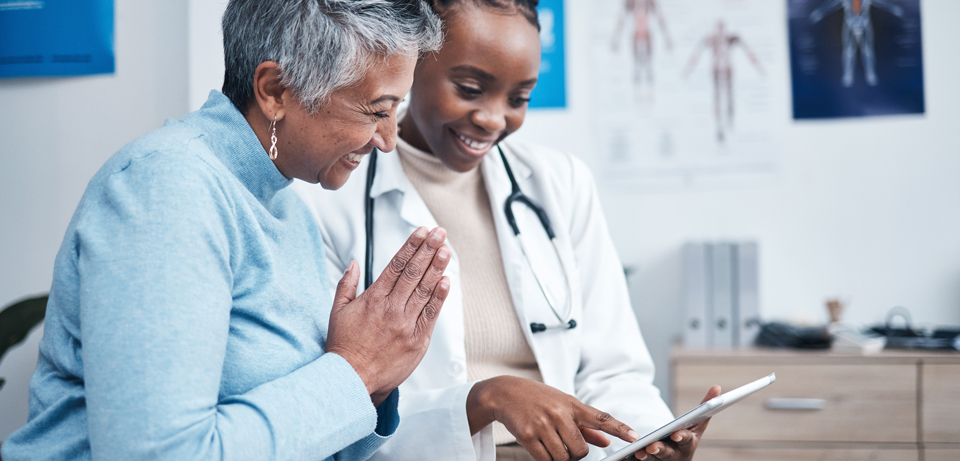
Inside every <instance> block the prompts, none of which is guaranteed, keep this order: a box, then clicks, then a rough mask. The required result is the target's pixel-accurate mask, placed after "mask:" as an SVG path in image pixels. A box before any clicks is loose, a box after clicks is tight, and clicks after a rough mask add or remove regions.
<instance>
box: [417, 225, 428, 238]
mask: <svg viewBox="0 0 960 461" xmlns="http://www.w3.org/2000/svg"><path fill="white" fill-rule="evenodd" d="M414 235H416V236H417V238H420V239H422V238H424V237H426V236H427V228H426V227H421V228H419V229H417V232H416V234H414Z"/></svg>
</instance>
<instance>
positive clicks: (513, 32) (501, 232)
mask: <svg viewBox="0 0 960 461" xmlns="http://www.w3.org/2000/svg"><path fill="white" fill-rule="evenodd" d="M536 3H537V2H536V0H526V1H524V0H448V1H443V0H435V1H434V2H433V4H434V5H433V6H434V9H435V10H436V11H437V13H438V14H439V15H440V16H441V18H442V19H443V21H444V27H445V32H446V40H445V43H444V45H443V48H442V49H441V50H440V51H439V52H436V53H432V54H428V55H426V56H424V57H423V58H421V60H420V62H419V63H418V65H417V69H416V73H415V79H414V85H413V88H412V91H411V100H410V105H409V108H408V110H407V111H406V112H405V113H403V114H398V119H399V128H400V139H399V140H398V141H397V149H396V150H395V151H393V152H383V153H380V154H378V155H377V156H376V157H375V158H371V161H370V162H367V163H366V164H364V165H361V167H360V170H359V171H358V174H356V175H354V179H353V180H351V181H348V182H347V184H346V185H345V186H344V187H343V188H342V189H341V190H340V191H338V192H332V191H324V190H321V189H320V188H316V187H306V186H304V185H302V184H301V185H299V186H298V187H299V188H300V190H299V192H300V194H301V197H303V198H304V200H305V201H306V202H307V204H308V205H309V206H310V207H311V208H312V209H313V211H314V212H315V213H316V214H317V215H321V214H322V215H323V216H324V217H325V218H326V219H323V220H318V223H319V224H320V227H321V233H322V234H323V238H324V243H325V245H324V246H325V248H326V249H327V260H328V262H329V264H331V265H332V266H333V267H332V268H331V270H330V271H329V273H330V274H341V273H343V271H344V270H345V269H346V268H347V267H348V266H349V265H350V263H351V261H353V260H356V261H358V262H360V266H361V268H362V269H363V270H364V271H365V272H368V273H369V275H368V278H370V277H372V276H374V275H376V274H379V273H380V272H381V271H383V270H384V268H385V266H386V264H388V262H389V261H390V256H391V255H392V254H393V253H394V252H396V249H397V248H399V247H400V246H401V245H402V244H403V242H404V240H405V238H406V236H408V235H409V234H410V232H411V231H412V230H413V229H416V228H417V227H419V226H428V227H435V226H438V225H439V226H443V227H444V228H445V229H447V231H448V243H449V244H450V247H451V249H452V251H453V256H452V258H451V261H450V263H449V266H448V268H447V274H448V275H449V277H450V279H451V287H450V293H449V295H448V298H447V301H446V304H445V307H444V312H443V315H441V316H440V318H439V319H438V322H437V326H436V329H435V332H434V335H433V340H432V343H431V345H430V348H429V349H428V351H427V354H426V356H425V357H424V358H423V361H422V362H421V364H420V366H419V367H418V368H417V369H416V371H414V373H413V374H412V375H411V376H410V378H409V379H408V380H407V381H406V382H405V383H404V384H403V385H402V386H401V390H400V393H401V394H400V395H401V398H400V404H399V411H400V414H401V415H402V418H403V421H404V422H403V424H402V425H401V426H400V428H399V429H398V432H397V434H396V435H395V436H394V437H393V439H392V440H390V441H389V442H387V443H386V444H385V445H384V446H383V447H382V448H381V449H380V451H378V452H377V454H375V455H374V459H384V460H386V459H391V460H396V459H410V460H414V459H416V460H419V459H443V460H474V459H479V460H492V459H518V460H519V459H537V460H550V459H554V460H557V459H580V458H583V457H585V456H590V457H591V459H599V458H600V457H602V456H603V455H604V454H605V453H606V454H609V453H611V452H612V451H614V449H616V448H620V447H622V446H623V445H625V444H626V443H627V442H628V441H632V440H635V439H636V438H638V433H647V432H650V431H652V430H653V429H656V428H657V427H659V426H661V425H662V424H664V423H665V422H667V421H669V420H670V419H672V416H671V413H670V411H669V409H668V408H667V406H666V405H665V404H664V402H663V400H662V399H661V398H660V395H659V392H658V390H657V389H656V388H655V387H654V386H653V385H652V380H653V364H652V362H651V359H650V355H649V353H648V352H647V349H646V347H645V345H644V343H643V339H642V337H641V335H640V331H639V328H638V327H637V323H636V320H635V318H634V317H633V312H632V309H631V307H630V301H629V298H628V294H627V288H626V282H625V280H624V276H623V272H622V269H621V267H622V266H621V263H620V260H619V259H618V257H617V254H616V251H615V249H614V247H613V243H612V242H611V239H610V236H609V234H608V232H607V227H606V222H605V220H604V217H603V213H602V211H601V209H600V202H599V200H598V198H597V193H596V190H595V186H594V183H593V179H592V178H591V176H590V173H589V172H588V170H587V168H586V167H585V166H584V164H583V163H581V162H580V161H579V160H577V159H576V158H575V157H572V156H570V155H566V154H562V153H559V152H555V151H551V150H548V149H546V148H543V147H538V146H532V145H525V144H521V143H515V142H507V141H504V138H506V137H507V136H508V135H509V134H510V133H512V132H514V131H515V130H517V129H518V128H519V127H520V125H521V124H522V123H523V119H524V115H525V112H526V108H527V103H528V102H529V95H530V92H531V90H533V87H534V86H535V85H536V82H537V73H538V68H539V63H540V41H539V33H538V30H539V25H538V22H537V16H536V9H535V8H536ZM364 179H366V181H364ZM538 212H541V213H543V215H544V216H543V218H542V219H541V217H540V216H538ZM338 214H339V216H337V215H338ZM514 227H516V229H515V228H514ZM518 232H519V235H518ZM551 237H555V238H553V239H551ZM368 258H369V259H368ZM368 268H369V269H368ZM337 278H338V277H337V276H333V277H332V279H331V283H336V281H337V280H335V279H337ZM718 394H719V388H718V387H714V388H711V389H710V392H708V394H707V398H712V397H713V396H716V395H718ZM598 409H599V410H598ZM601 410H602V411H601ZM620 421H623V423H621V422H620ZM624 423H626V424H624ZM627 424H629V427H628V426H627ZM631 427H632V428H633V430H631V429H630V428H631ZM705 427H706V424H705V423H704V424H702V425H700V426H699V427H696V428H694V429H693V430H683V431H678V432H676V433H674V434H673V435H672V440H670V441H667V443H662V442H656V443H653V444H651V445H650V446H648V447H647V448H646V450H642V451H640V452H638V453H637V455H636V456H637V458H639V459H661V460H667V459H670V460H674V459H676V460H683V459H691V458H692V455H693V452H694V450H695V449H696V446H697V442H698V440H699V437H700V435H701V434H702V432H703V430H704V428H705ZM604 432H605V433H607V434H610V435H613V436H614V440H616V438H619V439H621V440H619V441H616V442H617V443H614V444H613V445H611V446H608V447H607V448H606V450H602V449H600V448H598V447H592V448H591V447H590V446H589V445H588V444H591V445H597V446H607V445H608V444H609V438H608V437H606V436H605V435H603V433H604ZM531 457H532V458H531Z"/></svg>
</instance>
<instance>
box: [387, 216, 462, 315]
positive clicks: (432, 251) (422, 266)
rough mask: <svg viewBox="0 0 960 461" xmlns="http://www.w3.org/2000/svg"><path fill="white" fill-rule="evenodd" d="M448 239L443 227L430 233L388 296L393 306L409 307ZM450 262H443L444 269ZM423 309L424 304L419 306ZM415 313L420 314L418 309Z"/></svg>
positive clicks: (401, 272) (408, 262)
mask: <svg viewBox="0 0 960 461" xmlns="http://www.w3.org/2000/svg"><path fill="white" fill-rule="evenodd" d="M446 238H447V231H446V230H444V229H443V228H442V227H437V228H435V229H433V230H432V231H430V233H429V234H428V235H427V238H426V239H425V240H424V241H423V244H422V245H420V248H419V249H417V251H416V253H414V255H413V256H412V257H411V258H410V259H409V260H408V261H407V263H406V266H404V268H403V270H402V271H400V276H399V277H398V278H397V283H396V284H395V285H394V287H393V290H392V291H391V292H390V294H389V295H387V297H389V298H392V299H393V302H395V303H396V304H393V305H396V306H403V307H404V308H406V307H407V306H408V305H407V302H408V300H409V299H410V297H411V296H413V294H414V291H415V290H416V288H417V285H419V284H420V282H421V280H422V279H423V276H424V274H425V273H426V272H427V269H428V268H429V267H430V265H431V264H432V263H433V260H434V257H435V256H436V254H437V251H438V250H440V248H441V247H442V246H443V241H444V240H445V239H446ZM448 261H449V258H447V259H446V260H444V261H443V262H442V264H443V267H446V264H447V262H448ZM391 265H392V264H391ZM438 278H439V277H438ZM431 288H432V287H431ZM424 303H426V300H424ZM422 307H423V304H420V305H419V306H418V308H422ZM415 312H416V314H417V315H419V314H420V311H419V309H417V310H416V311H415Z"/></svg>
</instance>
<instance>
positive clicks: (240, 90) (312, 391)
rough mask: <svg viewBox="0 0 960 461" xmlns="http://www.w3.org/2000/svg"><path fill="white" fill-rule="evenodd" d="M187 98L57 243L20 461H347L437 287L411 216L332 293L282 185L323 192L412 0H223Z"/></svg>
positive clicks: (386, 97)
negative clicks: (206, 64) (214, 61)
mask: <svg viewBox="0 0 960 461" xmlns="http://www.w3.org/2000/svg"><path fill="white" fill-rule="evenodd" d="M223 35H224V44H225V51H226V74H225V83H224V87H223V94H221V93H218V92H212V93H211V95H210V98H209V100H208V101H207V103H206V104H205V105H204V106H203V108H201V109H200V110H199V111H197V112H194V113H191V114H188V115H187V116H185V117H184V118H182V119H181V120H179V121H177V122H169V123H167V124H166V126H164V127H163V128H161V129H159V130H157V131H155V132H153V133H150V134H148V135H146V136H144V137H142V138H140V139H138V140H136V141H134V142H132V143H131V144H129V145H128V146H126V147H124V148H123V149H122V150H120V151H119V152H117V153H116V154H115V155H114V156H113V157H112V158H111V159H110V160H109V161H108V162H107V163H106V164H105V165H104V166H103V168H101V170H100V171H99V172H98V173H97V175H96V176H95V177H94V178H93V180H92V181H91V182H90V184H89V186H88V188H87V191H86V193H85V194H84V196H83V198H82V200H81V202H80V204H79V206H78V208H77V211H76V213H75V215H74V217H73V220H72V221H71V223H70V226H69V228H68V229H67V233H66V237H65V238H64V242H63V245H62V247H61V249H60V252H59V254H58V255H57V259H56V263H55V270H54V281H53V287H52V289H51V293H50V303H49V305H48V308H47V318H46V327H45V331H44V337H43V340H42V342H41V344H40V360H39V364H38V366H37V371H36V374H35V375H34V378H33V381H32V383H31V388H30V421H29V422H28V423H27V425H26V426H25V427H23V428H21V429H20V430H19V431H17V432H16V433H15V434H13V435H12V436H11V437H10V438H9V439H8V440H7V441H6V443H5V444H4V445H3V458H4V459H5V460H7V461H16V460H22V459H159V458H163V459H176V460H185V459H204V460H209V459H232V460H235V459H255V460H265V459H333V458H332V456H333V455H334V454H337V453H339V455H338V456H337V458H338V459H364V458H366V457H368V456H369V455H370V454H371V453H372V452H373V451H374V450H376V449H377V448H378V447H379V446H380V445H381V444H382V443H383V442H384V440H385V438H386V437H388V436H390V435H391V434H393V433H394V431H395V430H396V428H397V425H398V421H399V415H398V411H397V400H398V397H397V392H396V388H397V386H398V385H399V383H400V382H402V381H403V380H404V379H405V378H406V377H407V376H408V375H409V374H410V373H411V372H412V370H413V369H414V368H415V367H416V365H417V363H419V361H420V359H421V358H422V357H423V354H424V353H425V351H426V348H427V345H428V344H429V340H430V335H431V333H432V330H433V325H434V322H435V319H436V318H437V314H438V313H439V309H440V306H441V304H442V302H443V300H444V298H445V297H446V294H447V292H448V290H449V281H448V280H447V279H446V278H445V277H442V272H443V270H444V268H445V267H446V264H447V261H448V260H449V256H450V252H449V249H447V248H446V247H444V246H443V241H444V239H445V232H444V231H443V230H442V229H435V230H433V231H432V232H428V231H427V229H425V228H420V229H417V230H416V231H415V232H414V233H413V235H412V236H411V237H410V238H409V239H408V240H407V244H406V245H405V246H404V247H403V248H402V249H401V250H400V252H399V253H397V255H396V256H395V257H394V260H393V262H392V263H391V265H390V268H389V270H387V271H385V272H384V274H383V276H381V278H380V279H378V280H377V282H376V283H374V287H371V289H370V290H367V291H365V292H364V293H363V294H362V295H360V296H356V286H357V283H358V277H359V273H360V271H359V269H358V267H357V266H356V264H351V265H350V266H349V267H348V268H347V269H346V271H345V273H344V275H343V277H342V280H341V283H340V285H339V286H338V287H337V289H336V293H335V294H332V293H331V292H330V291H331V289H330V288H328V285H327V283H326V280H327V274H326V269H325V267H326V262H325V260H324V253H323V246H322V241H321V237H320V234H319V232H318V231H317V228H316V226H315V225H314V224H313V221H312V218H311V217H310V212H309V211H308V210H307V208H306V207H305V206H304V205H303V203H302V202H301V201H300V200H299V199H298V198H297V196H296V195H295V194H294V193H293V192H292V191H291V190H290V188H289V187H288V186H289V185H290V184H291V182H292V179H293V178H299V179H302V180H304V181H307V182H311V183H320V184H321V185H322V186H323V187H325V188H337V187H340V186H341V185H342V184H343V183H344V181H346V179H347V177H348V176H349V174H350V172H351V171H352V170H353V169H354V168H356V167H357V165H358V162H359V160H360V158H361V157H362V156H363V155H364V154H366V153H369V152H370V151H372V150H373V148H374V147H376V148H379V149H382V150H384V151H390V150H392V149H393V148H394V144H395V140H396V118H395V117H396V107H397V104H398V103H399V101H400V100H401V98H402V97H403V96H404V95H405V94H406V93H407V91H409V89H410V86H411V82H412V78H413V69H414V65H415V63H416V60H417V57H418V54H419V52H421V51H425V50H432V49H435V48H436V47H437V46H438V44H439V40H440V32H439V21H438V19H437V17H436V16H435V14H434V13H432V12H431V11H430V10H429V8H428V7H425V6H424V4H423V3H422V2H421V0H320V1H318V0H274V1H270V2H263V1H258V0H232V1H231V2H230V3H229V5H228V6H227V11H226V14H225V15H224V18H223Z"/></svg>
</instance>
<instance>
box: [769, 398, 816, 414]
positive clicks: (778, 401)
mask: <svg viewBox="0 0 960 461" xmlns="http://www.w3.org/2000/svg"><path fill="white" fill-rule="evenodd" d="M826 405H827V401H826V400H824V399H789V398H772V399H767V401H766V402H765V403H764V404H763V406H765V407H767V409H768V410H806V411H818V410H823V407H824V406H826Z"/></svg>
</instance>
